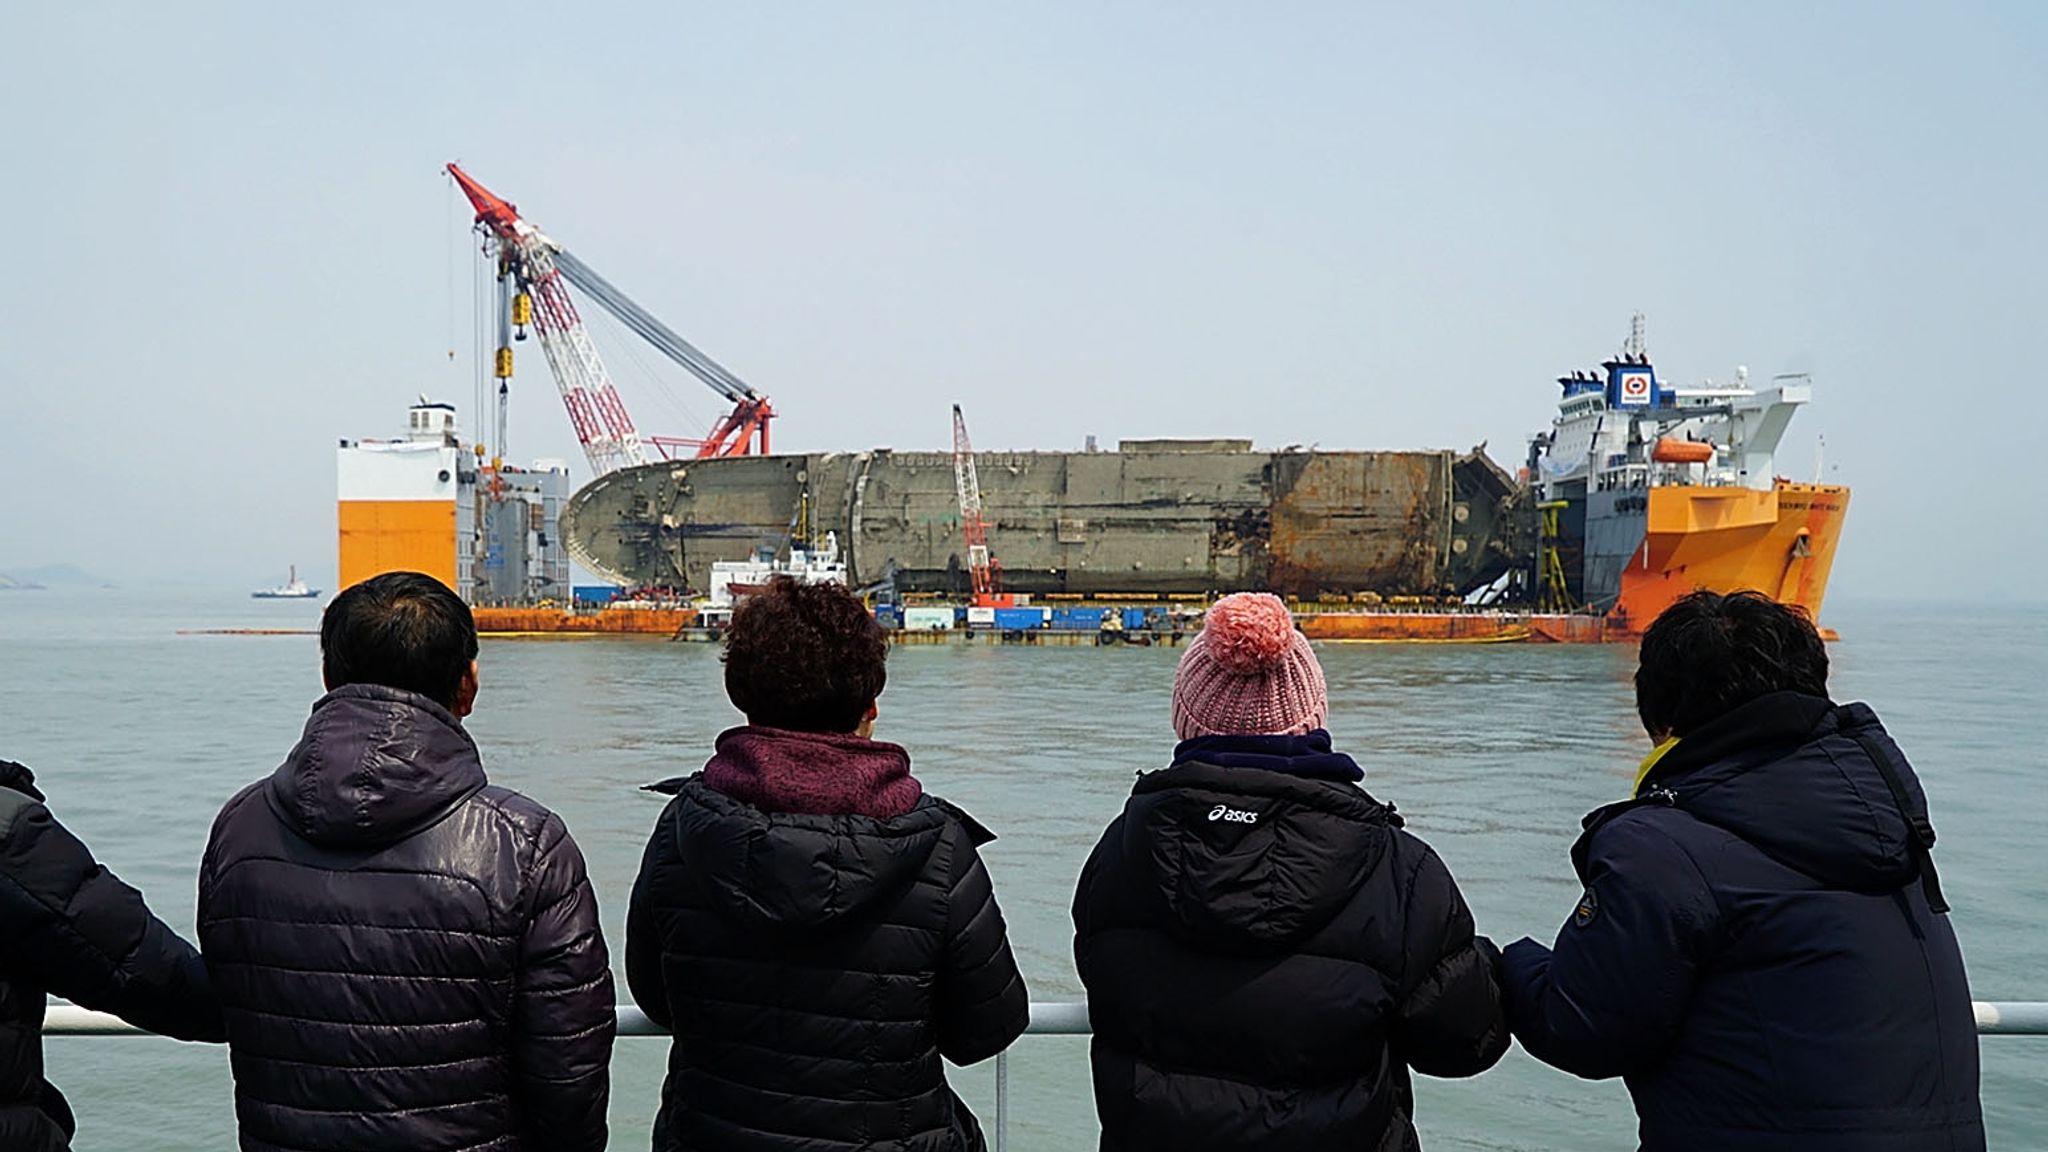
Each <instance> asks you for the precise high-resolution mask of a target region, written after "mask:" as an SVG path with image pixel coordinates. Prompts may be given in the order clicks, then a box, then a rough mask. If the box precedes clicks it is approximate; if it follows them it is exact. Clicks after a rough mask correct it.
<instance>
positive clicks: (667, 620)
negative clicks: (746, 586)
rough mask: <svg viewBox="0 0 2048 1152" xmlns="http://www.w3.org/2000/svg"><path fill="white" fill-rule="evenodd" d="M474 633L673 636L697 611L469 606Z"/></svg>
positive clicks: (694, 618) (500, 635)
mask: <svg viewBox="0 0 2048 1152" xmlns="http://www.w3.org/2000/svg"><path fill="white" fill-rule="evenodd" d="M470 611H471V612H473V613H474V614H475V616H476V630H477V634H478V635H481V636H490V637H496V638H500V639H503V638H507V637H518V636H535V637H569V636H675V635H676V634H678V633H680V632H682V631H684V630H685V629H688V628H690V627H691V626H693V625H695V624H696V623H697V610H696V609H694V608H685V607H644V608H643V607H629V606H621V605H616V604H615V605H612V606H610V607H606V608H599V609H596V610H590V609H582V610H577V609H570V608H495V607H485V608H472V609H471V610H470Z"/></svg>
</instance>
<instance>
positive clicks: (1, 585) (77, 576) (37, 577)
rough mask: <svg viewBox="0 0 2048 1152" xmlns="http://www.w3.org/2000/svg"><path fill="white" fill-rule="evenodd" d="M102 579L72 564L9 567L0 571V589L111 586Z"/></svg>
mask: <svg viewBox="0 0 2048 1152" xmlns="http://www.w3.org/2000/svg"><path fill="white" fill-rule="evenodd" d="M113 586H114V584H113V581H111V580H103V579H101V578H100V577H98V576H95V575H93V574H92V573H90V572H87V571H85V570H84V569H82V568H79V567H77V566H76V565H72V564H45V565H43V566H42V567H40V568H10V569H7V570H5V571H0V590H5V591H14V592H23V591H28V590H30V589H37V588H112V587H113Z"/></svg>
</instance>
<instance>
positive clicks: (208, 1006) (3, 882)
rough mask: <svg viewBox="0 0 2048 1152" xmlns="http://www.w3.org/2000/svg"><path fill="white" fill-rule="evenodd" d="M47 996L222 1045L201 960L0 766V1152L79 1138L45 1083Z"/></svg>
mask: <svg viewBox="0 0 2048 1152" xmlns="http://www.w3.org/2000/svg"><path fill="white" fill-rule="evenodd" d="M49 993H55V994H56V995H58V996H62V997H64V998H66V999H68V1000H70V1001H71V1002H72V1003H74V1004H77V1005H80V1006H81V1007H85V1008H92V1009H97V1010H99V1011H102V1012H112V1013H113V1014H114V1015H116V1016H119V1017H120V1018H122V1019H123V1020H126V1021H127V1022H128V1023H130V1024H133V1025H135V1026H136V1027H137V1028H141V1029H144V1030H146V1031H150V1032H156V1033H160V1034H162V1035H165V1036H174V1037H176V1038H178V1039H180V1040H211V1041H215V1042H219V1041H221V1040H225V1039H227V1035H226V1033H225V1032H223V1031H222V1029H221V1021H220V1007H219V1005H218V1004H216V1003H215V1001H214V998H213V992H212V989H211V987H210V985H209V984H208V981H207V978H206V966H205V965H204V964H203V963H201V962H200V959H199V953H198V951H197V950H196V949H194V948H193V947H192V946H191V945H190V944H187V943H186V942H185V941H184V940H183V939H182V938H181V937H179V935H178V934H177V933H176V932H174V931H172V930H171V929H170V927H169V926H168V925H166V924H165V923H164V922H163V921H161V920H159V919H157V918H156V917H155V916H153V915H151V914H150V911H149V909H148V908H147V907H146V906H144V904H143V902H142V893H140V892H137V891H136V890H135V889H133V888H130V887H129V886H128V885H126V884H123V883H121V881H120V880H119V879H118V878H117V877H115V875H114V874H113V873H112V872H109V871H107V869H106V866H105V865H102V864H101V863H100V862H99V861H97V860H95V859H93V855H92V853H91V852H90V851H89V850H87V848H86V846H85V845H84V844H81V843H79V841H78V838H77V837H75V836H73V835H72V834H71V833H70V831H69V830H68V829H66V828H65V827H64V825H62V824H60V823H58V822H57V818H56V817H55V816H53V815H51V814H50V810H49V808H48V807H46V806H45V805H44V803H43V794H42V793H41V792H39V791H37V790H36V785H35V776H34V774H33V773H31V772H30V771H29V770H28V769H27V768H24V767H22V766H21V765H19V764H16V763H14V762H13V761H11V760H0V1149H5V1150H6V1152H65V1150H66V1149H68V1148H70V1147H71V1138H72V1136H73V1135H74V1133H75V1132H76V1131H77V1125H76V1123H75V1122H74V1120H73V1119H72V1115H71V1107H70V1105H69V1104H67V1103H66V1102H65V1100H64V1094H63V1093H62V1092H59V1091H57V1088H56V1086H55V1085H53V1084H51V1083H50V1082H49V1081H48V1080H45V1079H43V1035H42V1033H43V1013H44V1003H45V998H46V995H47V994H49Z"/></svg>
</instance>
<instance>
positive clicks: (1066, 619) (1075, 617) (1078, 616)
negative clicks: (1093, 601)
mask: <svg viewBox="0 0 2048 1152" xmlns="http://www.w3.org/2000/svg"><path fill="white" fill-rule="evenodd" d="M1102 616H1103V609H1101V608H1055V609H1053V610H1052V626H1053V627H1054V628H1056V629H1059V630H1061V631H1073V632H1093V631H1095V630H1096V629H1097V628H1100V627H1102Z"/></svg>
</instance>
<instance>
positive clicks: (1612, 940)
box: [1501, 817, 1718, 1079]
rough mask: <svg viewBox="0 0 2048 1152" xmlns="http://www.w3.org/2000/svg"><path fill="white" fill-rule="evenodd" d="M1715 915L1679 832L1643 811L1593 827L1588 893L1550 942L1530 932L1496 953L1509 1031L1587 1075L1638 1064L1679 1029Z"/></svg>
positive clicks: (1541, 1056)
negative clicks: (1662, 826) (1659, 826)
mask: <svg viewBox="0 0 2048 1152" xmlns="http://www.w3.org/2000/svg"><path fill="white" fill-rule="evenodd" d="M1717 922H1718V917H1717V913H1716V904H1715V900H1714V896H1713V892H1712V891H1711V889H1709V888H1708V886H1707V883H1706V879H1705V878H1704V877H1702V876H1701V875H1700V872H1699V869H1698V868H1697V867H1695V866H1694V865H1693V863H1692V858H1691V857H1690V856H1688V855H1687V854H1686V852H1685V849H1684V848H1683V847H1682V846H1681V845H1679V844H1678V842H1677V841H1675V840H1673V839H1672V838H1671V837H1670V836H1668V835H1665V834H1664V833H1663V832H1662V831H1661V830H1659V829H1657V828H1656V827H1654V826H1653V825H1651V824H1650V823H1649V822H1648V821H1647V820H1644V819H1640V818H1628V817H1625V818H1623V819H1620V820H1616V821H1615V822H1614V823H1612V824H1609V825H1608V826H1607V827H1605V828H1602V829H1600V830H1599V832H1598V834H1597V835H1596V838H1595V839H1594V841H1593V843H1592V845H1591V848H1590V851H1589V855H1588V858H1587V862H1586V895H1585V896H1582V897H1581V898H1580V905H1579V908H1578V910H1576V911H1575V912H1574V914H1573V916H1572V918H1571V919H1570V920H1567V921H1566V922H1565V925H1564V927H1563V928H1561V929H1560V930H1559V931H1558V934H1557V944H1556V946H1555V948H1554V949H1553V948H1545V947H1544V946H1543V945H1541V944H1538V943H1537V942H1536V941H1534V940H1526V939H1525V940H1520V941H1517V942H1515V943H1514V944H1512V945H1509V947H1508V950H1507V953H1506V954H1505V956H1504V957H1503V958H1502V964H1501V972H1502V978H1503V981H1504V982H1505V984H1506V985H1507V999H1508V1013H1509V1018H1510V1020H1511V1021H1512V1022H1513V1025H1514V1031H1515V1038H1516V1039H1518V1040H1520V1041H1521V1042H1522V1047H1524V1048H1526V1049H1528V1050H1529V1054H1530V1055H1532V1056H1534V1057H1536V1058H1537V1059H1538V1060H1541V1061H1543V1062H1544V1063H1545V1064H1549V1065H1551V1066H1552V1067H1556V1068H1561V1069H1563V1070H1565V1071H1566V1072H1570V1073H1573V1074H1574V1075H1578V1076H1584V1077H1586V1078H1588V1079H1601V1078H1605V1077H1609V1076H1623V1075H1627V1074H1628V1073H1630V1072H1633V1071H1635V1070H1637V1069H1638V1068H1640V1067H1642V1066H1644V1065H1645V1064H1647V1063H1649V1062H1650V1061H1652V1060H1653V1059H1655V1057H1656V1056H1657V1055H1658V1054H1660V1053H1662V1052H1663V1051H1664V1049H1665V1048H1666V1047H1668V1046H1669V1044H1670V1043H1671V1040H1672V1038H1673V1037H1674V1036H1676V1035H1677V1032H1678V1026H1679V1022H1680V1020H1681V1018H1682V1017H1683V1016H1684V1013H1685V1007H1686V1002H1687V1000H1688V999H1690V997H1691V994H1692V986H1693V981H1694V979H1695V978H1696V974H1697V971H1698V958H1699V956H1700V954H1701V951H1702V949H1703V947H1704V944H1705V942H1706V941H1707V939H1708V938H1709V934H1710V933H1711V932H1713V931H1714V930H1715V929H1714V926H1715V924H1716V923H1717Z"/></svg>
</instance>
